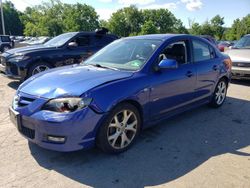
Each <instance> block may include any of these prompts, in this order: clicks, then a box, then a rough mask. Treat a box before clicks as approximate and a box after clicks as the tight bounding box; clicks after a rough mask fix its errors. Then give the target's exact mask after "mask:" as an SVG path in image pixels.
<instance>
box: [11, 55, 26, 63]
mask: <svg viewBox="0 0 250 188" xmlns="http://www.w3.org/2000/svg"><path fill="white" fill-rule="evenodd" d="M29 58H30V57H29V56H25V55H18V56H14V57H12V58H10V59H9V61H16V62H18V61H24V60H27V59H29Z"/></svg>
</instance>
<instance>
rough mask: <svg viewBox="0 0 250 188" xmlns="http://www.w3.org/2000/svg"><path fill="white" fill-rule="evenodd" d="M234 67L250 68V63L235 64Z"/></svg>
mask: <svg viewBox="0 0 250 188" xmlns="http://www.w3.org/2000/svg"><path fill="white" fill-rule="evenodd" d="M233 66H235V67H250V62H244V63H242V62H233Z"/></svg>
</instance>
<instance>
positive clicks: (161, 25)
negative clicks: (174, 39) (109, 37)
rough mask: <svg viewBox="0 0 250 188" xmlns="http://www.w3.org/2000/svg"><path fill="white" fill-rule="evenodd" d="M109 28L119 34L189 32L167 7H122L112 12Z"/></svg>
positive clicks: (124, 35)
mask: <svg viewBox="0 0 250 188" xmlns="http://www.w3.org/2000/svg"><path fill="white" fill-rule="evenodd" d="M107 25H108V28H109V29H110V31H111V32H112V33H115V34H117V35H119V36H123V37H126V36H133V35H136V34H139V33H140V34H149V33H150V34H152V33H187V32H188V31H187V29H186V28H185V27H184V26H183V23H182V22H181V20H179V19H176V18H175V16H174V15H173V14H172V13H171V12H170V11H168V10H167V9H146V10H138V8H137V7H135V6H130V7H126V8H123V9H120V10H118V11H116V12H115V13H113V14H112V16H111V18H110V19H109V21H108V24H107ZM150 27H152V28H150Z"/></svg>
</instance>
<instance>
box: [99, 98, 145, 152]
mask: <svg viewBox="0 0 250 188" xmlns="http://www.w3.org/2000/svg"><path fill="white" fill-rule="evenodd" d="M140 126H141V119H140V115H139V112H138V110H137V108H136V107H134V106H133V105H131V104H127V103H125V104H121V105H119V106H117V107H115V108H114V109H113V110H112V111H111V112H110V114H109V115H108V117H107V118H106V120H105V121H104V123H103V125H101V127H100V130H99V132H98V135H97V145H98V146H99V147H100V148H101V149H102V150H103V151H104V152H107V153H121V152H123V151H125V150H127V149H128V148H129V147H130V146H131V145H132V144H133V143H134V142H135V140H136V137H137V136H138V134H139V131H140Z"/></svg>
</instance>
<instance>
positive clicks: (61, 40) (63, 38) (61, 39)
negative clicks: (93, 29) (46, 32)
mask: <svg viewBox="0 0 250 188" xmlns="http://www.w3.org/2000/svg"><path fill="white" fill-rule="evenodd" d="M75 35H76V34H75V33H65V34H61V35H58V36H57V37H54V38H53V39H51V40H49V41H48V42H46V43H44V46H48V47H59V46H62V45H64V44H65V43H66V42H67V41H68V40H70V39H71V38H72V37H74V36H75Z"/></svg>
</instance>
